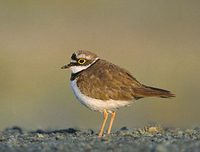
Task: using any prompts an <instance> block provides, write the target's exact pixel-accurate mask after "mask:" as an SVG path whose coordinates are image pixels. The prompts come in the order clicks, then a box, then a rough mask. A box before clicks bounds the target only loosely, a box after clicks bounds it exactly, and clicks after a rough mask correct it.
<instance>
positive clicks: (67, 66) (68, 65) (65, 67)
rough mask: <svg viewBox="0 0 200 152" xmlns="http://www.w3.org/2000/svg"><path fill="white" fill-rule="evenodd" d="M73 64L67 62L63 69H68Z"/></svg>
mask: <svg viewBox="0 0 200 152" xmlns="http://www.w3.org/2000/svg"><path fill="white" fill-rule="evenodd" d="M71 66H72V64H71V63H69V64H67V65H64V66H62V67H61V69H68V68H70V67H71Z"/></svg>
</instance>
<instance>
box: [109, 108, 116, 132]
mask: <svg viewBox="0 0 200 152" xmlns="http://www.w3.org/2000/svg"><path fill="white" fill-rule="evenodd" d="M115 115H116V112H112V114H111V119H110V124H109V127H108V131H107V134H110V132H111V129H112V125H113V121H114V119H115Z"/></svg>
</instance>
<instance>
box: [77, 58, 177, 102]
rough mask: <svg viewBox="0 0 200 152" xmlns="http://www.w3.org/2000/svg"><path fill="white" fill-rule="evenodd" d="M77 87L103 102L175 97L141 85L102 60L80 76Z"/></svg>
mask: <svg viewBox="0 0 200 152" xmlns="http://www.w3.org/2000/svg"><path fill="white" fill-rule="evenodd" d="M77 85H78V87H79V88H80V91H81V92H82V93H83V94H85V95H87V96H90V97H92V98H95V99H101V100H109V99H113V100H132V99H134V98H135V99H139V98H143V97H153V96H156V97H161V98H168V97H173V96H174V95H173V94H172V93H171V92H170V91H167V90H163V89H158V88H153V87H149V86H145V85H143V84H141V83H140V82H138V81H137V80H136V79H135V78H134V77H133V76H132V75H131V74H130V73H129V72H128V71H126V70H125V69H122V68H120V67H118V66H116V65H114V64H112V63H109V62H107V61H105V60H102V59H99V60H98V61H96V63H94V64H93V65H92V66H91V67H89V68H87V69H85V70H84V71H82V72H80V74H78V80H77Z"/></svg>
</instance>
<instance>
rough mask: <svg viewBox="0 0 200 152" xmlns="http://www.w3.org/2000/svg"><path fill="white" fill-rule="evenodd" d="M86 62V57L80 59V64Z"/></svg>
mask: <svg viewBox="0 0 200 152" xmlns="http://www.w3.org/2000/svg"><path fill="white" fill-rule="evenodd" d="M85 62H86V59H79V60H78V64H84V63H85Z"/></svg>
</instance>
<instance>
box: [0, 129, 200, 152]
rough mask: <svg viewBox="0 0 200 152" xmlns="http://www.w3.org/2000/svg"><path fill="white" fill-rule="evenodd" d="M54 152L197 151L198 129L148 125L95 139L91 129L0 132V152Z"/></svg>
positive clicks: (8, 130) (199, 136)
mask: <svg viewBox="0 0 200 152" xmlns="http://www.w3.org/2000/svg"><path fill="white" fill-rule="evenodd" d="M4 151H5V152H15V151H17V152H35V151H41V152H56V151H76V152H78V151H80V152H81V151H87V152H90V151H92V152H93V151H94V152H100V151H101V152H102V151H115V152H121V151H126V152H127V151H131V152H140V151H142V152H145V151H147V152H178V151H181V152H189V151H194V152H199V151H200V128H194V129H178V128H162V127H158V126H156V127H155V126H149V127H145V128H142V129H141V128H135V129H130V130H129V129H127V128H126V127H123V128H121V129H120V130H119V131H116V132H114V133H112V134H111V135H105V136H103V137H102V138H98V137H97V134H96V132H94V131H93V130H91V129H89V130H78V129H74V128H68V129H64V130H36V131H27V130H24V129H22V128H20V127H13V128H7V129H5V130H4V131H2V132H0V152H4Z"/></svg>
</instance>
